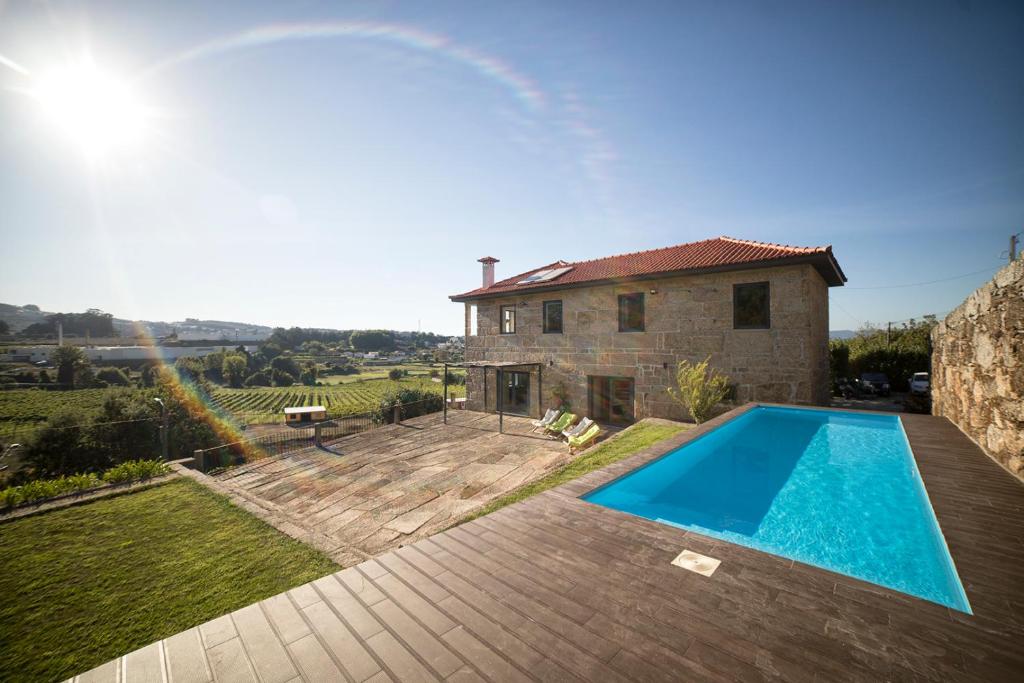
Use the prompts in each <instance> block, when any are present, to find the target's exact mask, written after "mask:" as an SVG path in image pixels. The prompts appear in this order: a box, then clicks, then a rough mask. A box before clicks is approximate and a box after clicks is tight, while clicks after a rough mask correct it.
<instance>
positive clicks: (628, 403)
mask: <svg viewBox="0 0 1024 683" xmlns="http://www.w3.org/2000/svg"><path fill="white" fill-rule="evenodd" d="M589 385H590V390H589V392H588V393H589V394H590V415H591V418H592V419H594V420H596V421H597V422H605V423H608V424H613V425H625V424H632V423H633V421H634V420H635V419H636V417H635V415H634V412H633V378H632V377H600V376H596V375H592V376H591V377H589Z"/></svg>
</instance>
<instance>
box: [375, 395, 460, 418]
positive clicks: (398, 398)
mask: <svg viewBox="0 0 1024 683" xmlns="http://www.w3.org/2000/svg"><path fill="white" fill-rule="evenodd" d="M398 403H401V404H402V419H403V420H405V419H408V418H411V417H418V416H420V415H426V414H428V413H436V412H437V411H439V410H441V409H443V408H444V397H443V396H441V395H440V394H438V393H435V392H433V391H424V390H423V389H416V388H412V387H402V388H401V389H398V390H395V391H389V392H387V393H386V394H384V395H383V396H382V397H381V399H380V402H379V403H378V404H377V407H376V409H374V411H373V421H374V422H378V423H384V424H387V423H391V422H394V407H395V405H396V404H398Z"/></svg>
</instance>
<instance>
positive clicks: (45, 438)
mask: <svg viewBox="0 0 1024 683" xmlns="http://www.w3.org/2000/svg"><path fill="white" fill-rule="evenodd" d="M87 422H88V419H87V418H85V417H84V416H82V415H81V414H79V413H77V412H73V411H65V412H61V413H58V414H56V415H53V416H52V417H50V419H49V420H47V421H46V425H45V426H43V427H42V428H41V429H39V430H38V431H36V433H35V434H34V435H33V437H32V439H31V440H30V441H29V443H28V445H27V446H26V448H25V455H24V457H25V462H27V463H28V464H29V466H30V467H31V468H32V470H33V474H34V476H35V478H49V477H59V476H62V475H68V474H75V473H78V472H94V471H97V470H100V469H103V465H104V464H105V463H106V455H105V454H104V453H102V452H100V451H99V450H98V449H96V448H94V447H93V444H92V442H91V440H90V439H88V438H87V433H86V432H87V429H88V425H87V424H85V425H83V423H87Z"/></svg>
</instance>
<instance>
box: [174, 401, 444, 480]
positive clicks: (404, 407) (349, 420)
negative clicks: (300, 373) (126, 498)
mask: <svg viewBox="0 0 1024 683" xmlns="http://www.w3.org/2000/svg"><path fill="white" fill-rule="evenodd" d="M441 410H442V405H441V403H440V401H438V400H436V399H423V400H421V401H413V402H410V403H399V404H396V405H394V406H393V407H392V408H391V410H390V411H389V412H388V413H386V414H382V413H381V412H379V411H374V412H369V413H360V414H358V415H345V416H344V417H339V418H335V419H332V420H325V421H323V422H317V423H315V424H310V425H309V426H307V427H293V428H286V429H283V430H281V431H278V432H273V433H271V434H264V435H262V436H255V437H253V438H251V439H241V440H239V441H235V442H232V443H227V444H221V445H219V446H214V447H212V448H203V449H200V450H197V451H195V452H194V454H193V458H194V467H195V468H196V469H197V470H199V471H200V472H204V473H206V474H217V473H219V472H221V471H223V470H225V469H227V468H229V467H236V466H238V465H241V464H244V463H248V462H255V461H257V460H262V459H264V458H268V457H272V456H278V455H284V454H285V453H289V452H292V451H297V450H302V449H306V448H311V447H313V446H317V447H324V445H325V444H327V443H330V442H334V441H337V440H339V439H342V438H344V437H346V436H352V435H353V434H360V433H362V432H367V431H371V430H373V429H378V428H380V427H384V426H386V425H389V424H395V423H400V422H402V421H403V420H406V419H410V418H412V417H418V416H420V415H429V414H431V413H437V412H440V411H441Z"/></svg>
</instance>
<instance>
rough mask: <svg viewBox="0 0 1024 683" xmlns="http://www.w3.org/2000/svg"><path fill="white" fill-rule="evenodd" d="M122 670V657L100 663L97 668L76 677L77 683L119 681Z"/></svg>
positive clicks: (113, 682) (116, 682) (112, 682)
mask: <svg viewBox="0 0 1024 683" xmlns="http://www.w3.org/2000/svg"><path fill="white" fill-rule="evenodd" d="M120 672H121V659H120V658H118V659H113V660H111V661H109V662H107V663H106V664H100V665H99V666H97V667H96V668H95V669H89V670H88V671H86V672H85V673H83V674H81V675H79V676H77V677H76V682H77V683H118V680H119V678H120Z"/></svg>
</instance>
